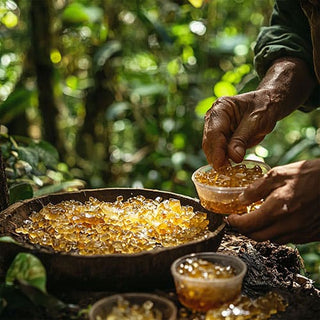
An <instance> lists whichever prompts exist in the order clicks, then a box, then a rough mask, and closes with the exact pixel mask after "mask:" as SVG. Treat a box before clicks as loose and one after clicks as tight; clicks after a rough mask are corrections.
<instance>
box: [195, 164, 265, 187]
mask: <svg viewBox="0 0 320 320" xmlns="http://www.w3.org/2000/svg"><path fill="white" fill-rule="evenodd" d="M262 176H263V172H262V169H261V167H259V166H258V165H255V166H254V167H253V168H248V167H247V166H246V165H245V164H238V165H234V166H224V167H221V168H219V170H218V171H216V170H215V169H213V168H212V169H211V170H209V171H199V172H198V173H197V174H196V176H195V179H196V180H197V181H199V182H200V183H203V184H206V185H209V186H214V187H220V188H221V187H223V188H234V187H247V186H248V185H249V184H250V183H252V182H253V181H255V180H257V179H259V178H261V177H262Z"/></svg>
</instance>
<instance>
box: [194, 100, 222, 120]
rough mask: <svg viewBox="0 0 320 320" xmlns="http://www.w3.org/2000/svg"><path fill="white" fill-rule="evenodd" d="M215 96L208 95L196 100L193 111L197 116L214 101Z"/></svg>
mask: <svg viewBox="0 0 320 320" xmlns="http://www.w3.org/2000/svg"><path fill="white" fill-rule="evenodd" d="M216 99H217V98H216V97H209V98H206V99H203V100H201V101H199V102H198V104H197V106H196V109H195V112H196V114H197V115H198V116H199V117H203V116H204V115H205V114H206V112H207V111H208V110H209V109H210V108H211V106H212V104H213V103H214V102H215V101H216Z"/></svg>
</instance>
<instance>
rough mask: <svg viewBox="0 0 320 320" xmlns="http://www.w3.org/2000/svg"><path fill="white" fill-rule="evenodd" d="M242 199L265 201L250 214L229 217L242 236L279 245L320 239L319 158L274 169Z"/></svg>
mask: <svg viewBox="0 0 320 320" xmlns="http://www.w3.org/2000/svg"><path fill="white" fill-rule="evenodd" d="M241 199H242V201H243V203H247V204H249V203H252V202H255V201H258V200H260V199H265V201H264V202H263V204H262V205H261V206H260V208H258V209H256V210H254V211H252V212H250V213H247V214H243V215H230V216H229V217H228V219H227V220H228V223H229V224H230V225H231V226H232V227H233V228H235V229H236V230H238V231H239V232H240V233H243V234H245V235H247V236H248V237H250V238H252V239H254V240H256V241H265V240H271V241H274V242H276V243H279V244H285V243H289V242H291V243H306V242H311V241H319V240H320V159H317V160H309V161H300V162H295V163H292V164H289V165H285V166H279V167H275V168H273V169H271V170H270V171H269V172H268V173H267V174H266V175H265V176H264V177H262V178H260V179H259V180H256V181H255V182H254V183H253V184H252V185H250V186H249V187H248V188H247V189H246V190H245V192H244V194H243V195H242V196H241Z"/></svg>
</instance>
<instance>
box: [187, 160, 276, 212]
mask: <svg viewBox="0 0 320 320" xmlns="http://www.w3.org/2000/svg"><path fill="white" fill-rule="evenodd" d="M270 169H271V168H270V167H269V165H267V164H266V163H264V162H261V161H255V160H244V161H243V162H241V163H238V164H236V163H232V164H231V166H226V167H223V168H221V170H219V171H216V170H214V169H213V168H212V167H211V166H210V165H206V166H203V167H200V168H199V169H197V170H196V171H195V172H194V173H193V175H192V181H193V183H194V185H195V187H196V190H197V193H198V196H199V199H200V202H201V205H202V206H203V207H204V208H206V209H208V210H210V211H213V212H215V213H221V214H232V213H236V214H241V213H246V212H249V211H250V210H251V209H252V208H253V207H254V206H255V205H258V204H259V203H254V204H251V205H249V206H248V205H245V204H242V203H240V202H239V199H238V198H239V195H240V194H241V193H242V192H243V191H244V190H245V188H246V187H247V186H248V185H250V184H251V183H252V182H253V181H255V180H257V179H259V178H261V177H262V176H263V175H264V174H265V173H267V172H268V171H269V170H270ZM260 203H261V202H260Z"/></svg>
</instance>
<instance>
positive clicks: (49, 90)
mask: <svg viewBox="0 0 320 320" xmlns="http://www.w3.org/2000/svg"><path fill="white" fill-rule="evenodd" d="M52 10H53V3H52V0H41V1H39V0H31V2H30V21H31V38H32V48H33V61H34V66H35V72H36V77H37V86H38V101H39V109H40V113H41V115H42V120H43V138H44V139H45V140H47V141H48V142H50V143H51V144H53V145H57V144H58V142H59V138H58V129H57V125H56V121H57V116H58V113H59V112H58V108H57V104H56V100H55V96H54V67H53V65H52V62H51V60H50V51H51V49H52V43H53V36H52Z"/></svg>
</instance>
